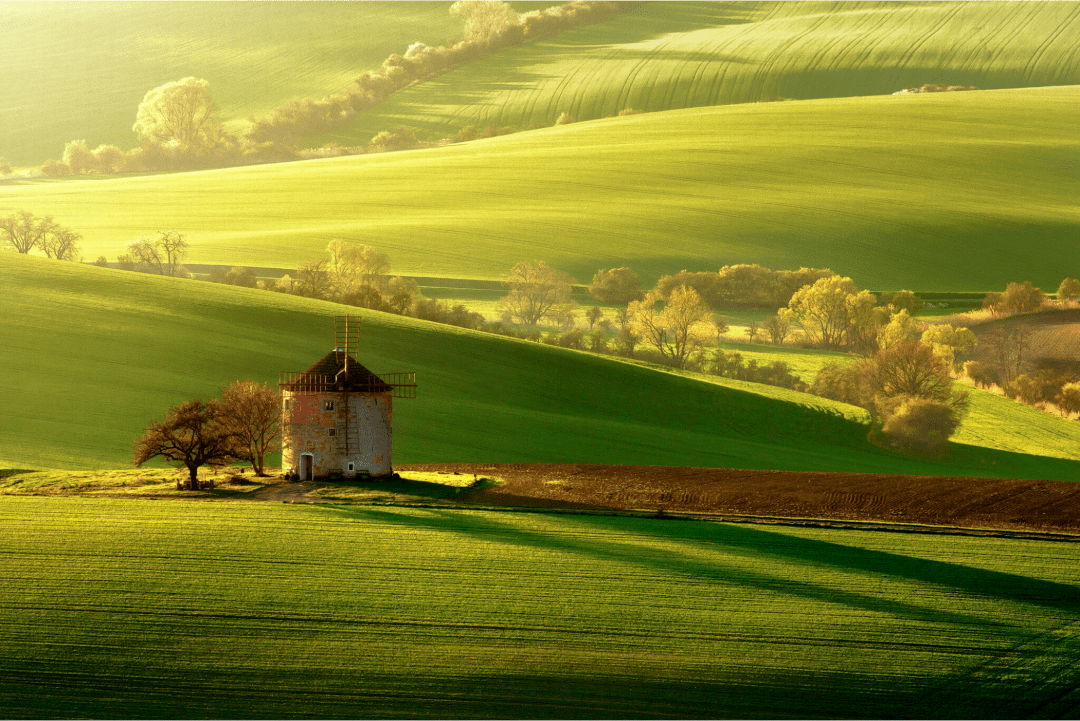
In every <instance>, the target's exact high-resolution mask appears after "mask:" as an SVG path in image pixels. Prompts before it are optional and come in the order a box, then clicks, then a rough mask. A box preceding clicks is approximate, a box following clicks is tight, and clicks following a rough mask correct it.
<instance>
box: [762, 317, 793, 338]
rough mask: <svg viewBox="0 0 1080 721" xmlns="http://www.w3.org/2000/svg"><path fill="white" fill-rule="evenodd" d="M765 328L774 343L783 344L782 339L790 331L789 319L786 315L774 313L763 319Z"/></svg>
mask: <svg viewBox="0 0 1080 721" xmlns="http://www.w3.org/2000/svg"><path fill="white" fill-rule="evenodd" d="M765 330H767V331H769V336H770V337H771V338H772V342H773V343H774V344H776V345H784V339H785V338H787V337H788V334H789V333H791V321H790V320H788V318H787V316H784V315H774V316H772V317H771V318H769V319H768V320H767V321H765Z"/></svg>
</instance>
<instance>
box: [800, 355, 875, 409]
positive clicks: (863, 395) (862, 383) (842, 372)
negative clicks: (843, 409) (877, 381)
mask: <svg viewBox="0 0 1080 721" xmlns="http://www.w3.org/2000/svg"><path fill="white" fill-rule="evenodd" d="M810 392H811V393H813V394H814V395H816V396H821V397H822V398H831V399H832V400H834V401H840V402H841V403H850V404H851V405H853V406H860V407H862V408H870V407H871V406H872V404H873V394H872V392H871V391H870V389H869V386H868V384H867V379H866V368H865V364H864V363H826V364H825V365H823V366H822V367H821V368H820V369H819V370H818V372H817V375H815V376H814V382H813V383H811V384H810Z"/></svg>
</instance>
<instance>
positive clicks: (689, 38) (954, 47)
mask: <svg viewBox="0 0 1080 721" xmlns="http://www.w3.org/2000/svg"><path fill="white" fill-rule="evenodd" d="M1078 35H1080V4H1078V3H1075V2H1068V3H1024V2H1011V3H979V2H968V3H895V2H888V3H885V2H881V3H865V2H863V3H840V4H835V3H822V2H726V3H709V2H698V3H681V2H680V3H663V4H661V3H649V4H646V5H644V6H642V7H639V8H637V9H635V10H633V11H631V12H629V13H627V14H625V15H621V16H619V17H617V18H614V19H612V20H609V21H607V22H604V23H600V24H597V25H593V26H589V27H584V28H578V29H575V30H571V31H567V32H565V33H562V34H560V35H558V36H556V37H554V38H550V39H547V40H542V41H539V42H536V43H532V44H529V45H525V46H522V47H518V48H513V49H510V50H507V51H504V52H501V53H499V54H497V55H494V56H491V57H488V58H485V59H483V60H480V61H478V62H475V63H471V64H468V65H465V66H463V67H461V68H458V69H457V70H455V71H453V72H451V73H447V74H446V75H442V76H440V77H437V78H435V79H434V80H432V81H429V82H426V83H423V84H421V85H417V86H414V87H412V88H409V89H407V90H404V91H402V92H400V93H397V94H396V95H394V96H393V97H391V98H390V99H389V100H387V101H386V102H383V103H381V104H379V105H378V106H377V107H376V108H373V109H371V110H369V111H366V112H364V113H362V114H360V115H358V116H357V117H356V118H355V119H354V121H353V125H352V126H351V127H350V128H348V129H347V130H344V131H340V132H338V133H335V134H332V135H326V136H322V137H319V138H317V139H313V142H314V144H320V143H322V142H325V141H326V140H331V139H332V140H337V141H339V142H344V143H346V144H353V143H356V142H367V141H368V140H370V138H371V137H372V136H373V135H374V134H375V133H377V132H379V131H380V130H387V129H390V128H394V127H397V126H398V125H401V124H404V125H406V126H408V127H412V128H414V129H415V130H416V131H417V132H418V133H420V135H421V137H425V136H426V137H431V138H439V137H447V136H452V135H453V134H454V133H456V132H457V131H458V130H459V129H460V128H462V127H464V126H465V125H474V126H477V127H481V128H482V127H485V126H487V125H497V126H499V127H512V128H517V129H526V128H530V127H543V126H548V125H551V124H552V123H554V122H555V119H556V118H558V117H559V114H560V113H563V112H566V113H568V114H569V115H570V116H571V117H572V118H574V119H575V120H591V119H595V118H603V117H607V116H611V115H615V114H616V113H618V112H619V111H621V110H623V109H625V108H634V109H637V110H644V111H650V112H652V111H659V110H671V109H675V108H688V107H699V106H706V105H724V104H729V103H746V102H756V101H762V100H769V99H772V98H776V97H784V98H797V99H808V98H827V97H847V96H857V95H888V94H890V93H893V92H895V91H897V90H901V89H903V88H906V87H910V86H921V85H923V84H924V83H945V84H947V85H965V86H968V85H976V86H978V87H979V88H983V89H989V88H1015V87H1027V86H1041V85H1072V84H1078V83H1080V53H1077V51H1076V43H1075V41H1074V39H1075V38H1076V37H1077V36H1078Z"/></svg>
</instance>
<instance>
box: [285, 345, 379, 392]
mask: <svg viewBox="0 0 1080 721" xmlns="http://www.w3.org/2000/svg"><path fill="white" fill-rule="evenodd" d="M345 358H346V356H345V351H342V350H332V351H330V352H329V353H327V354H326V355H324V356H323V357H322V358H321V359H320V360H319V362H318V363H316V364H315V365H313V366H311V367H310V368H308V369H307V370H306V371H304V372H303V373H301V374H300V375H298V376H296V377H295V378H293V379H292V381H291V382H290V383H289V385H298V386H299V385H320V384H323V383H326V382H327V381H329V384H330V385H329V387H327V388H326V390H330V391H347V392H352V393H389V392H391V391H392V390H394V388H393V386H391V385H390V384H389V383H386V382H384V381H383V380H381V379H380V378H379V377H378V376H377V375H375V374H374V373H372V372H371V371H369V370H368V369H367V368H365V367H364V366H362V365H360V363H359V362H358V361H357V360H356V359H355V358H352V357H349V372H348V373H347V374H346V373H342V374H341V375H340V376H339V375H338V373H339V372H341V371H342V370H344V368H345Z"/></svg>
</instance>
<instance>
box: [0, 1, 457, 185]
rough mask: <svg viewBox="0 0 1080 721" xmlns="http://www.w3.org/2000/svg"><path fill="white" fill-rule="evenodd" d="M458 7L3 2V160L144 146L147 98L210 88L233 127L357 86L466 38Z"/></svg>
mask: <svg viewBox="0 0 1080 721" xmlns="http://www.w3.org/2000/svg"><path fill="white" fill-rule="evenodd" d="M449 7H450V3H449V2H432V3H418V2H402V3H397V2H381V3H330V2H323V3H301V2H278V3H229V2H169V3H143V2H115V3H81V2H57V3H2V4H0V27H2V28H3V50H2V51H0V52H2V53H3V61H2V64H0V74H2V75H3V78H4V84H3V88H4V92H3V93H0V158H6V159H7V161H8V162H9V163H11V164H13V165H16V166H18V165H33V164H40V163H41V162H43V161H44V160H46V159H47V158H58V157H60V153H61V151H62V150H63V148H64V143H65V142H67V141H69V140H75V139H78V138H83V139H85V140H87V141H88V142H89V143H90V145H91V146H95V145H97V144H99V143H113V144H117V145H120V146H121V147H123V148H130V147H132V146H133V145H134V144H135V142H136V140H137V138H136V137H135V134H134V133H133V132H132V131H131V125H132V123H133V122H134V121H135V111H136V110H137V109H138V107H139V103H140V102H141V101H142V98H143V95H144V94H145V93H146V91H148V90H150V89H151V88H155V87H157V86H159V85H161V84H163V83H166V82H169V81H171V80H179V79H180V78H182V77H186V76H188V75H194V76H197V77H202V78H205V79H207V80H209V81H210V89H211V93H212V94H213V96H214V99H215V100H216V101H217V103H218V105H219V106H220V107H221V117H222V120H224V121H225V122H226V124H227V125H235V124H236V123H239V122H242V121H244V120H246V119H247V118H248V117H250V116H252V115H261V114H263V113H265V112H268V111H269V110H271V109H273V108H274V107H276V106H278V105H280V104H282V103H284V102H285V101H288V100H290V99H292V98H297V97H318V96H322V95H326V94H329V93H332V92H337V91H339V90H342V89H344V88H346V87H348V86H349V85H350V84H351V83H352V81H353V80H354V79H355V78H356V76H358V75H359V74H360V73H361V72H363V71H365V70H370V69H372V68H376V67H378V66H379V64H380V63H381V62H382V61H383V59H385V58H386V57H387V56H388V55H389V54H390V53H400V52H403V51H404V50H405V49H406V48H407V47H408V46H409V44H410V43H412V42H414V41H416V40H418V39H419V40H423V41H424V42H426V43H428V44H431V45H438V44H440V43H442V42H445V41H446V40H448V39H450V38H452V37H455V36H460V34H461V30H462V20H461V18H459V17H456V16H452V15H450V13H449V12H448V10H449Z"/></svg>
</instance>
